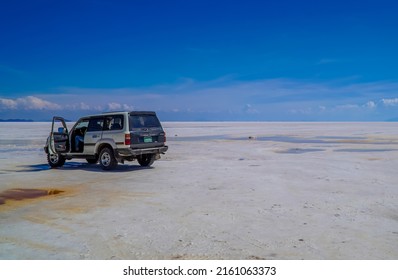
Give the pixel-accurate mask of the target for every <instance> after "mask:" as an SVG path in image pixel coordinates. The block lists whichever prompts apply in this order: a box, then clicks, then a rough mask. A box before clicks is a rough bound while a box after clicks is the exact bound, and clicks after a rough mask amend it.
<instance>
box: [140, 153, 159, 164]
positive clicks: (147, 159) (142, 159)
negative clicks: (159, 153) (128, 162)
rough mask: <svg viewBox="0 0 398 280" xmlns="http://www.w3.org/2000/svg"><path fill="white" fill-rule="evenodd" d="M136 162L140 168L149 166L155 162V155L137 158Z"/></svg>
mask: <svg viewBox="0 0 398 280" xmlns="http://www.w3.org/2000/svg"><path fill="white" fill-rule="evenodd" d="M137 161H138V163H139V164H140V165H141V166H144V167H147V166H151V165H152V164H153V162H154V161H155V154H144V155H140V156H138V157H137Z"/></svg>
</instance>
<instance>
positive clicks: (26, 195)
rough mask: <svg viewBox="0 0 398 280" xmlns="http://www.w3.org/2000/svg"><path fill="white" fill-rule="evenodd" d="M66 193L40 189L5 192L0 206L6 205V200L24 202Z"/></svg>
mask: <svg viewBox="0 0 398 280" xmlns="http://www.w3.org/2000/svg"><path fill="white" fill-rule="evenodd" d="M63 192H64V191H60V190H55V189H51V190H40V189H22V188H17V189H9V190H5V191H3V192H0V205H1V204H5V203H6V200H24V199H30V198H38V197H42V196H47V195H54V194H59V193H63Z"/></svg>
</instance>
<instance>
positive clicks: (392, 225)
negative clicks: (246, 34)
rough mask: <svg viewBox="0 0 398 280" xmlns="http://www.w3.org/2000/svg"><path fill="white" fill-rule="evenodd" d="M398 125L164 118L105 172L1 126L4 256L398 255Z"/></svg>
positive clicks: (0, 248) (39, 133) (43, 127)
mask: <svg viewBox="0 0 398 280" xmlns="http://www.w3.org/2000/svg"><path fill="white" fill-rule="evenodd" d="M397 125H398V124H396V123H164V128H165V130H166V132H167V135H168V145H169V151H168V152H167V154H166V155H163V156H162V159H160V160H159V161H156V162H155V163H154V165H153V167H151V168H141V167H139V166H138V165H137V163H135V162H133V163H128V164H124V165H119V166H118V168H117V169H116V170H114V171H111V172H104V171H102V170H101V168H100V167H99V166H98V165H89V164H87V163H85V161H82V160H73V161H67V163H66V164H65V166H64V167H63V168H59V169H53V170H52V169H49V167H48V166H47V164H46V159H45V154H44V151H43V149H42V147H43V145H44V142H45V140H46V137H47V135H48V132H49V129H50V124H49V123H0V259H282V260H284V259H333V260H334V259H382V260H383V259H398V200H397V198H398V172H397V168H396V167H397V166H398V129H397Z"/></svg>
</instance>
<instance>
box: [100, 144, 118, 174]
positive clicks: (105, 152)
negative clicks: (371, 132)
mask: <svg viewBox="0 0 398 280" xmlns="http://www.w3.org/2000/svg"><path fill="white" fill-rule="evenodd" d="M99 162H100V164H101V167H102V169H104V170H111V169H114V168H115V167H116V166H117V160H116V158H115V155H114V154H113V150H112V149H110V148H103V149H102V150H101V152H100V155H99Z"/></svg>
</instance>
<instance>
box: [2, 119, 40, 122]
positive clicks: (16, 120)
mask: <svg viewBox="0 0 398 280" xmlns="http://www.w3.org/2000/svg"><path fill="white" fill-rule="evenodd" d="M0 122H34V121H33V120H31V119H6V120H3V119H0Z"/></svg>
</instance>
